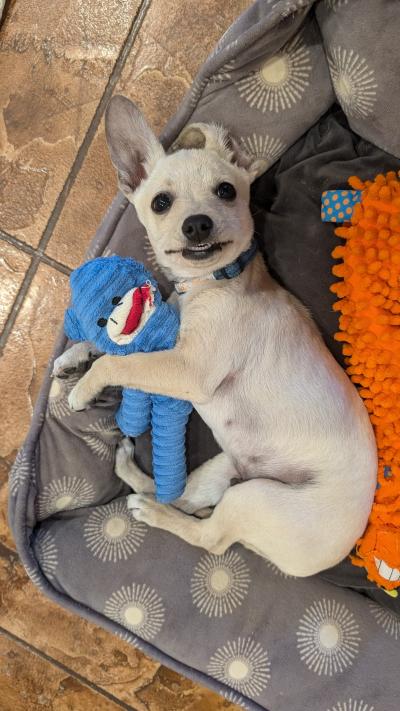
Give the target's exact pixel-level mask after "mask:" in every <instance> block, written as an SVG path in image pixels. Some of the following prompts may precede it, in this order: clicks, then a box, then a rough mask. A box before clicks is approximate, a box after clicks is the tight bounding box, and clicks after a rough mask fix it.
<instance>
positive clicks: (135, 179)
mask: <svg viewBox="0 0 400 711" xmlns="http://www.w3.org/2000/svg"><path fill="white" fill-rule="evenodd" d="M105 124H106V138H107V143H108V149H109V151H110V156H111V160H112V162H113V164H114V166H115V168H116V169H117V173H118V182H119V187H120V190H121V191H122V192H123V193H124V195H125V196H126V197H127V198H130V197H132V194H133V193H134V191H135V190H136V188H137V187H138V185H139V184H140V182H141V181H142V180H143V179H144V178H146V177H147V176H148V175H149V174H150V172H151V170H152V168H153V166H154V165H155V163H156V162H157V160H159V158H161V157H162V156H163V155H165V153H164V149H163V147H162V145H161V143H160V141H159V140H158V139H157V138H156V136H155V135H154V133H153V131H152V130H151V128H150V126H148V124H147V123H146V121H145V119H144V117H143V116H142V114H141V112H140V111H139V109H138V108H137V106H135V104H134V103H133V101H130V99H127V98H126V97H125V96H119V95H117V96H113V98H112V99H111V101H110V103H109V104H108V106H107V110H106V115H105Z"/></svg>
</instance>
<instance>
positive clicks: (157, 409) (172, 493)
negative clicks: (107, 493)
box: [64, 256, 192, 503]
mask: <svg viewBox="0 0 400 711" xmlns="http://www.w3.org/2000/svg"><path fill="white" fill-rule="evenodd" d="M70 285H71V295H72V299H71V302H72V303H71V307H70V308H69V309H67V311H66V313H65V319H64V328H65V332H66V334H67V336H68V337H69V338H70V339H72V340H75V341H90V342H92V343H93V344H94V345H95V346H96V347H97V348H98V349H99V350H100V351H102V352H103V353H108V354H112V355H121V356H124V355H128V354H130V353H139V352H140V353H149V352H151V351H159V350H167V349H169V348H173V347H174V346H175V343H176V339H177V335H178V331H179V316H178V312H177V311H176V309H175V308H174V307H173V306H171V305H169V304H166V303H165V302H164V301H162V299H161V294H160V292H159V290H158V287H157V283H156V282H155V281H154V279H153V277H152V276H151V275H150V274H149V272H147V271H146V270H145V268H144V266H143V265H142V264H140V263H139V262H136V261H135V260H134V259H129V258H123V257H117V256H114V257H99V258H97V259H93V260H91V261H89V262H86V264H83V265H82V266H81V267H79V268H78V269H75V271H73V272H72V274H71V278H70ZM191 411H192V405H191V404H190V403H189V402H186V401H184V400H176V399H174V398H171V397H165V396H162V395H153V394H148V393H143V392H141V391H139V390H134V389H130V388H124V389H123V391H122V401H121V405H120V407H119V409H118V411H117V413H116V422H117V424H118V427H119V428H120V430H121V431H122V432H123V433H124V434H125V435H128V436H130V437H137V436H138V435H140V434H143V432H146V430H148V429H149V428H150V426H151V430H152V444H153V476H154V479H155V484H156V497H157V500H158V501H160V502H163V503H168V502H170V501H173V500H174V499H176V498H177V497H178V496H180V495H181V494H182V492H183V490H184V488H185V483H186V457H185V432H186V424H187V421H188V418H189V414H190V412H191Z"/></svg>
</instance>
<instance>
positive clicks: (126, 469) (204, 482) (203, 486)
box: [115, 437, 237, 513]
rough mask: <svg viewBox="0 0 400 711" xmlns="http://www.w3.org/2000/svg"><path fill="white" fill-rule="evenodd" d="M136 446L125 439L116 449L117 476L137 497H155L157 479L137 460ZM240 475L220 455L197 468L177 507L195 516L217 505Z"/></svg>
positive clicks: (176, 502) (224, 456) (228, 460)
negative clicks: (150, 495) (135, 455)
mask: <svg viewBox="0 0 400 711" xmlns="http://www.w3.org/2000/svg"><path fill="white" fill-rule="evenodd" d="M134 451H135V448H134V445H133V443H132V442H131V440H130V439H128V437H125V438H124V439H123V440H122V442H121V443H120V445H119V446H118V449H117V456H116V462H115V473H116V474H117V476H119V478H120V479H122V481H124V482H125V483H126V484H128V486H130V487H131V488H132V489H133V491H135V492H136V493H138V494H153V493H154V491H155V486H154V480H153V479H152V478H151V477H150V476H147V474H144V472H142V470H141V469H140V468H139V467H138V465H137V464H136V462H135V461H134V458H133V455H134ZM235 477H237V472H236V470H235V467H234V465H233V463H232V462H231V460H230V459H229V458H228V457H227V456H226V454H224V453H223V452H221V454H217V455H216V456H215V457H213V459H209V460H208V461H207V462H205V463H204V464H202V465H201V466H200V467H198V468H197V469H195V471H194V472H192V473H191V474H190V475H189V477H188V481H187V484H186V488H185V491H184V492H183V494H182V496H181V497H180V498H179V499H176V501H174V506H175V507H176V508H178V509H181V510H182V511H185V513H195V512H196V511H199V510H200V509H204V508H207V507H208V506H215V505H216V504H217V503H218V501H220V499H221V498H222V496H223V494H224V492H225V491H226V489H227V488H228V487H229V486H230V484H231V481H232V479H234V478H235Z"/></svg>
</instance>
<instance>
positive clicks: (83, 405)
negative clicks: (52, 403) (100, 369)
mask: <svg viewBox="0 0 400 711" xmlns="http://www.w3.org/2000/svg"><path fill="white" fill-rule="evenodd" d="M83 380H84V378H82V380H80V381H79V383H77V384H76V385H75V387H74V388H73V389H72V390H71V392H70V394H69V395H68V404H69V406H70V408H71V410H73V411H74V412H80V411H81V410H86V409H87V407H89V405H90V402H91V399H92V398H90V397H88V395H87V394H86V391H85V387H84V383H83Z"/></svg>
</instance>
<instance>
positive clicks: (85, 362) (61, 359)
mask: <svg viewBox="0 0 400 711" xmlns="http://www.w3.org/2000/svg"><path fill="white" fill-rule="evenodd" d="M99 355H100V353H99V351H98V350H97V349H96V348H94V347H93V346H92V345H91V343H89V342H88V341H83V342H82V343H75V345H74V346H71V348H68V350H66V351H65V352H64V353H62V354H61V355H60V356H58V358H56V360H55V361H54V365H53V372H52V376H53V378H64V379H65V378H69V377H70V376H71V375H74V374H75V373H77V374H79V373H86V371H87V370H88V369H89V368H90V366H91V364H92V363H93V361H94V360H96V359H97V358H98V357H99Z"/></svg>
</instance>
